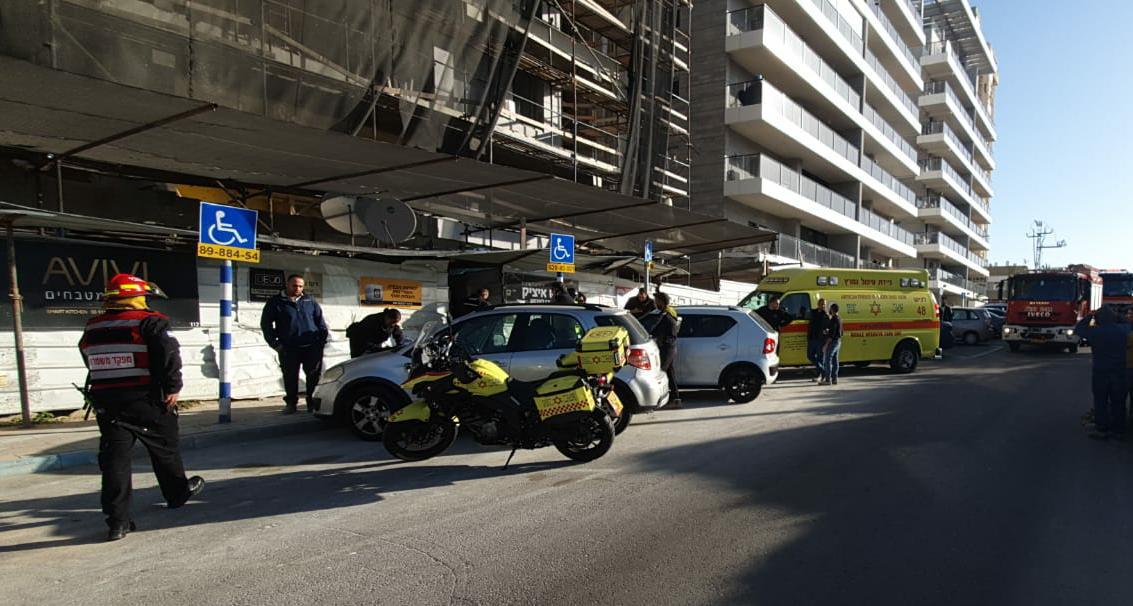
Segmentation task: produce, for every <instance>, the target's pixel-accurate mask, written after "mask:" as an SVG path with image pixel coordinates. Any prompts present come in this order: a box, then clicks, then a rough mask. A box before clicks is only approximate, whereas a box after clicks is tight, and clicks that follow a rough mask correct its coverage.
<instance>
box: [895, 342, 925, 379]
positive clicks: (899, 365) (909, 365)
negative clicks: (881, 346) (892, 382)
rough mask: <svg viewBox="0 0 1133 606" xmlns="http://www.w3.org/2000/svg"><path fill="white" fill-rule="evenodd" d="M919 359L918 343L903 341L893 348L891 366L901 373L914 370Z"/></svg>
mask: <svg viewBox="0 0 1133 606" xmlns="http://www.w3.org/2000/svg"><path fill="white" fill-rule="evenodd" d="M919 359H920V354H919V352H918V351H917V344H916V343H915V342H913V341H903V342H901V343H900V344H899V345H897V348H896V349H894V350H893V357H892V358H891V359H890V360H889V368H892V369H893V370H895V371H897V372H900V373H909V372H913V371H914V370H916V369H917V362H918V361H919Z"/></svg>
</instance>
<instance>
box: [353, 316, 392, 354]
mask: <svg viewBox="0 0 1133 606" xmlns="http://www.w3.org/2000/svg"><path fill="white" fill-rule="evenodd" d="M346 338H347V339H350V357H351V358H357V357H358V356H361V355H365V354H368V353H374V352H377V351H384V350H385V349H390V348H388V347H384V346H383V344H384V343H385V342H386V341H388V340H390V339H391V338H392V339H393V348H397V347H399V346H400V345H401V344H402V343H404V342H405V334H404V333H402V331H401V327H400V326H398V325H397V324H394V325H393V326H387V325H386V314H385V313H384V312H382V313H376V314H370V315H368V316H366V317H365V318H362V319H361V320H359V321H357V322H355V323H353V324H351V325H350V326H348V327H347V328H346Z"/></svg>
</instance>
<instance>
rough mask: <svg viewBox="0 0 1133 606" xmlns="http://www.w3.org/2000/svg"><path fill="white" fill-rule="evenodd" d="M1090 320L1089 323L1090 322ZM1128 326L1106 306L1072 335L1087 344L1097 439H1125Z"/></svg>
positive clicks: (1095, 437) (1086, 318)
mask: <svg viewBox="0 0 1133 606" xmlns="http://www.w3.org/2000/svg"><path fill="white" fill-rule="evenodd" d="M1091 320H1092V322H1091ZM1129 333H1130V326H1129V325H1128V324H1119V323H1118V322H1117V318H1116V316H1115V314H1114V313H1113V310H1112V309H1110V308H1109V307H1108V306H1107V307H1103V308H1101V309H1099V310H1098V311H1097V312H1096V313H1090V314H1089V315H1087V316H1086V317H1084V318H1082V320H1081V321H1080V322H1078V325H1077V326H1075V327H1074V334H1075V335H1076V336H1079V337H1083V338H1085V339H1087V340H1089V342H1090V350H1091V352H1092V355H1093V372H1092V376H1091V386H1092V388H1093V392H1094V431H1093V432H1091V433H1090V437H1091V438H1094V439H1097V440H1108V439H1110V438H1114V439H1117V440H1124V439H1125V423H1126V416H1125V395H1126V392H1127V389H1126V385H1125V356H1126V347H1127V345H1128V342H1129Z"/></svg>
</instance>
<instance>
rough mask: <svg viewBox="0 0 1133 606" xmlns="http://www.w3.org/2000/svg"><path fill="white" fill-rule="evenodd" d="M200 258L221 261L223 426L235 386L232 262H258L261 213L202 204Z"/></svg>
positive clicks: (228, 417)
mask: <svg viewBox="0 0 1133 606" xmlns="http://www.w3.org/2000/svg"><path fill="white" fill-rule="evenodd" d="M200 217H201V220H200V224H199V225H198V232H199V234H200V235H199V237H198V239H197V256H198V257H207V258H210V259H220V260H222V261H223V263H222V264H221V266H220V351H219V353H218V355H217V364H216V366H217V370H218V371H219V375H220V418H219V421H220V422H221V423H231V422H232V383H231V382H229V380H228V359H229V357H230V355H231V352H232V312H233V309H232V307H233V306H232V301H233V299H232V262H233V261H245V262H247V263H259V262H260V251H259V249H258V248H256V225H257V221H258V218H259V217H258V213H257V212H256V211H254V210H248V209H246V208H237V207H234V206H225V205H223V204H210V203H208V202H201V214H200Z"/></svg>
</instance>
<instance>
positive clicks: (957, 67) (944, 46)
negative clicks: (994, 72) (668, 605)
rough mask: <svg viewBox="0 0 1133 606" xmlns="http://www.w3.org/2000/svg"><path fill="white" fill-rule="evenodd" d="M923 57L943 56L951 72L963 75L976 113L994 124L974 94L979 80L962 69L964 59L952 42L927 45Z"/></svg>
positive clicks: (993, 119) (965, 69)
mask: <svg viewBox="0 0 1133 606" xmlns="http://www.w3.org/2000/svg"><path fill="white" fill-rule="evenodd" d="M924 55H925V56H926V57H927V56H932V55H944V56H945V58H946V59H947V60H948V63H949V64H950V65H951V66H952V71H954V72H956V73H957V74H963V75H964V80H966V81H967V83H968V86H969V89H970V90H968V94H970V95H971V96H972V99H973V101H974V103H973V105H974V106H975V108H976V111H977V112H978V113H979V114H980V115H981V116H982V117H983V118H984V120H986V121H987V122H988V124H992V125H994V124H995V118H994V117H993V116H992V115H991V114H990V113H989V112H988V110H987V109H986V108H985V107H984V106H983V104H982V103H980V100H979V94H978V93H977V92H976V91H978V90H979V78H978V77H977V76H976V74H974V73H972V72H971V71H970V70H968V69H967V68H966V67H964V57H963V56H962V55H960V52H959V51H957V50H956V47H954V46H952V42H951V41H950V40H943V41H939V40H938V41H936V42H933V43H931V44H929V45H928V46H926V47H925V49H924Z"/></svg>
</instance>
